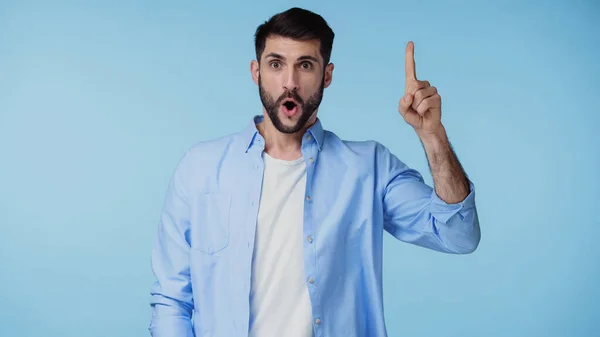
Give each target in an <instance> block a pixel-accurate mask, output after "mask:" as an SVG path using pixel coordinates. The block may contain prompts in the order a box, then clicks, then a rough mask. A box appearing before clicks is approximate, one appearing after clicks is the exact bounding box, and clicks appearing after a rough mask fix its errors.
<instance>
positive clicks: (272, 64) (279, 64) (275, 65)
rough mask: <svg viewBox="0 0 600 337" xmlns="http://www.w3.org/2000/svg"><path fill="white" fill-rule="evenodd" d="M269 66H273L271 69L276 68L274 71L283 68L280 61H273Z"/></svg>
mask: <svg viewBox="0 0 600 337" xmlns="http://www.w3.org/2000/svg"><path fill="white" fill-rule="evenodd" d="M269 65H270V66H271V68H274V69H278V68H280V67H281V63H279V61H272V62H270V63H269Z"/></svg>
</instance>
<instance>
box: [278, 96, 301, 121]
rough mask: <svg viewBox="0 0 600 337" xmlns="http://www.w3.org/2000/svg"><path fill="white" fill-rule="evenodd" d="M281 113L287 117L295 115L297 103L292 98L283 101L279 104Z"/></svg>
mask: <svg viewBox="0 0 600 337" xmlns="http://www.w3.org/2000/svg"><path fill="white" fill-rule="evenodd" d="M281 107H282V110H283V113H285V114H286V115H287V116H288V117H292V116H295V115H296V113H297V112H298V104H297V103H296V102H294V101H292V100H288V101H285V102H283V104H282V105H281Z"/></svg>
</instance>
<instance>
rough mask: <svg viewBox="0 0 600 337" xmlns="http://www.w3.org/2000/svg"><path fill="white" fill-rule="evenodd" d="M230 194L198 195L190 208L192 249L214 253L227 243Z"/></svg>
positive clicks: (212, 193)
mask: <svg viewBox="0 0 600 337" xmlns="http://www.w3.org/2000/svg"><path fill="white" fill-rule="evenodd" d="M230 221H231V194H230V193H228V192H221V191H219V192H211V193H205V194H201V195H199V196H198V197H197V198H196V200H195V201H194V203H193V205H192V209H191V229H192V230H191V238H190V241H191V243H192V249H194V250H197V251H200V252H203V253H206V254H215V253H217V252H219V251H221V250H223V249H225V248H226V247H227V246H228V245H229V223H230Z"/></svg>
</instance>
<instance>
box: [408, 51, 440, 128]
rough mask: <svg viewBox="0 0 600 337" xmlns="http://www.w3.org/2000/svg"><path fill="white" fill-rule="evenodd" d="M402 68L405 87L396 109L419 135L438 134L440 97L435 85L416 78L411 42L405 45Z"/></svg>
mask: <svg viewBox="0 0 600 337" xmlns="http://www.w3.org/2000/svg"><path fill="white" fill-rule="evenodd" d="M404 68H405V73H406V88H405V91H404V96H403V97H402V99H400V104H399V106H398V111H399V112H400V114H401V115H402V117H403V118H404V120H405V121H406V122H407V123H408V124H409V125H411V126H412V127H413V128H414V129H415V131H416V132H417V134H418V135H419V137H421V138H423V137H429V136H435V135H438V134H439V133H440V132H442V130H443V127H442V122H441V117H442V111H441V110H442V99H441V97H440V95H439V94H438V91H437V89H436V87H434V86H431V85H430V84H429V82H428V81H420V80H418V79H417V73H416V69H415V46H414V43H413V42H408V44H407V45H406V56H405V61H404Z"/></svg>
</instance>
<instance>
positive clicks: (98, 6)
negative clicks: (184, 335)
mask: <svg viewBox="0 0 600 337" xmlns="http://www.w3.org/2000/svg"><path fill="white" fill-rule="evenodd" d="M295 5H299V6H302V7H305V8H308V9H312V10H314V11H317V12H318V13H320V14H322V15H323V16H324V17H325V18H326V19H327V20H328V22H329V23H330V24H331V26H332V27H333V29H334V31H335V32H336V34H337V37H336V41H335V45H334V50H333V56H332V57H333V58H332V61H333V62H334V63H335V71H334V77H333V83H332V86H331V87H330V88H329V89H327V90H326V92H325V99H324V102H323V104H322V107H321V110H320V115H319V116H320V118H321V119H322V121H323V123H324V126H325V127H326V128H328V129H331V130H333V131H335V132H336V133H338V134H339V135H340V136H342V137H343V138H347V139H355V140H365V139H375V140H378V141H380V142H382V143H383V144H385V145H386V146H388V147H389V148H391V149H392V151H393V152H394V153H395V154H396V155H398V156H399V157H400V158H401V159H402V160H403V161H404V162H406V163H407V164H409V165H410V166H412V167H414V168H416V169H418V170H420V171H421V172H422V173H423V174H424V176H425V177H426V179H427V182H429V183H431V178H430V176H429V172H428V168H427V162H426V158H425V156H424V153H423V151H422V148H421V145H420V143H419V141H418V139H417V137H416V135H415V134H414V132H413V130H412V129H410V127H409V126H408V125H406V124H405V123H404V121H403V120H402V118H401V116H400V115H399V114H398V112H397V110H396V109H397V104H398V99H399V98H400V97H401V96H402V94H403V90H404V48H405V45H406V42H407V41H409V40H413V41H415V47H416V51H415V58H416V64H417V76H418V77H419V79H427V80H429V81H430V82H431V83H432V84H433V85H435V86H436V87H438V89H439V91H440V94H441V96H442V102H443V109H442V114H443V121H444V123H445V125H446V127H447V129H448V132H449V136H450V138H451V141H452V143H453V145H454V147H455V149H456V151H457V153H458V156H459V158H460V159H461V161H462V163H463V165H464V166H465V168H466V170H467V172H468V174H469V175H470V177H471V179H472V180H473V181H474V182H475V184H476V187H477V189H478V191H477V202H478V205H479V214H480V220H481V226H482V234H483V236H482V241H481V245H480V247H479V249H478V250H477V251H476V253H474V254H472V255H467V256H451V255H444V254H440V253H435V252H432V251H427V250H425V249H422V248H418V247H414V246H409V245H407V244H403V243H400V242H398V241H395V240H393V239H392V238H391V236H389V235H387V236H386V241H385V243H386V246H385V279H384V282H385V289H384V291H385V310H386V318H387V326H388V330H389V334H390V336H411V337H426V336H436V337H437V336H462V337H467V336H489V337H496V336H498V337H500V336H502V337H504V336H514V337H517V336H523V337H525V336H527V337H531V336H544V337H555V336H568V337H574V336H586V337H588V336H593V335H595V336H598V334H599V333H598V329H597V328H596V324H594V323H596V322H597V319H598V317H599V316H600V309H599V304H598V303H599V301H600V290H599V287H598V285H599V284H600V282H599V281H598V278H599V276H600V264H599V263H598V260H599V258H600V254H599V253H600V247H599V246H597V245H596V243H597V242H598V237H600V218H599V217H598V205H597V203H598V201H600V198H598V191H599V190H600V180H599V179H598V172H599V171H600V165H599V160H600V150H599V149H598V147H599V145H600V137H599V136H598V133H597V126H598V124H599V123H600V103H599V99H598V92H599V91H598V90H599V89H600V88H599V85H598V84H597V80H598V78H599V77H600V65H599V63H600V62H599V60H600V53H599V48H600V34H599V33H598V32H600V23H599V22H600V20H598V18H599V16H600V6H599V5H598V4H597V3H594V2H593V1H575V2H567V1H566V0H565V1H562V2H557V1H537V2H535V1H534V2H531V1H530V2H528V4H523V3H520V2H517V1H512V2H511V1H499V2H494V3H491V2H490V3H487V4H484V3H483V1H481V2H476V1H453V2H451V4H450V2H442V1H438V2H436V1H425V2H420V1H419V2H417V1H389V2H386V1H367V2H347V1H341V0H340V1H328V2H323V3H320V2H318V1H297V2H292V1H281V0H279V1H260V2H254V1H253V2H242V1H239V2H231V1H225V2H221V3H219V4H216V3H212V2H211V4H209V2H203V3H200V2H195V1H178V2H170V3H169V2H167V1H164V2H155V1H153V2H148V1H110V2H109V1H102V2H100V1H97V2H85V3H84V2H76V1H69V2H66V1H52V2H50V1H48V2H41V1H40V2H37V3H35V2H31V1H24V2H21V1H14V2H10V1H9V2H7V1H0V163H1V164H0V336H3V337H4V336H7V337H8V336H10V337H12V336H18V337H27V336H36V337H37V336H45V337H71V336H73V337H82V336H90V337H100V336H102V337H105V336H111V337H119V336H123V337H132V336H147V335H148V332H147V330H146V328H147V326H148V323H149V318H150V316H149V315H150V308H149V306H148V301H149V289H150V285H151V283H152V282H153V280H154V279H153V277H152V274H151V269H150V251H151V248H152V243H153V240H154V237H155V234H156V226H157V222H158V218H159V212H160V210H161V206H162V202H163V198H164V192H165V189H166V185H167V182H168V179H169V178H170V175H171V173H172V172H173V169H174V168H175V165H176V163H177V161H178V160H179V158H180V156H181V155H182V154H183V152H184V151H185V150H186V149H187V148H189V146H191V144H193V143H194V142H196V141H198V140H202V139H209V138H212V137H216V136H220V135H223V134H228V133H231V132H235V131H238V130H240V129H241V128H242V127H244V126H246V125H247V123H248V122H249V121H250V117H251V116H252V115H253V114H258V113H260V112H261V106H260V100H259V98H258V91H257V88H256V86H255V85H254V83H253V82H252V80H251V77H250V71H249V67H250V60H251V59H253V58H254V49H253V33H254V30H255V28H256V26H257V25H258V24H260V23H261V22H263V21H264V20H266V19H268V17H269V16H270V15H272V14H274V13H276V12H278V11H281V10H285V9H287V8H289V7H290V6H295ZM369 6H372V7H369Z"/></svg>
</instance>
